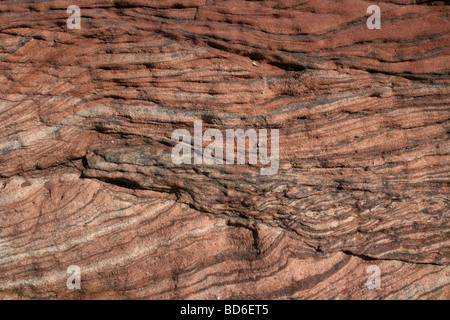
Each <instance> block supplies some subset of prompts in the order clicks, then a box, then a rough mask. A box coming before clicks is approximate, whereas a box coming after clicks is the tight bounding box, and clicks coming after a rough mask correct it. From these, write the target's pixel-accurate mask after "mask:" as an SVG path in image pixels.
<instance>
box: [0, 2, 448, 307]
mask: <svg viewBox="0 0 450 320" xmlns="http://www.w3.org/2000/svg"><path fill="white" fill-rule="evenodd" d="M71 4H72V3H69V2H67V1H39V2H38V1H22V2H17V1H14V2H13V1H2V2H0V298H2V299H11V298H25V299H30V298H58V299H89V298H114V299H135V298H146V299H175V298H177V299H180V298H185V299H193V298H204V299H240V298H242V299H285V298H291V299H427V298H429V299H449V298H450V291H449V290H450V273H449V272H450V268H449V263H450V250H449V247H450V246H449V245H450V223H449V212H450V210H449V191H450V190H449V189H450V188H449V182H450V176H449V169H450V161H449V150H450V142H449V139H448V130H449V118H450V109H449V102H450V79H449V71H450V62H449V61H450V60H449V59H448V56H449V53H450V52H449V47H450V45H449V44H450V43H449V37H448V34H449V31H450V24H449V21H448V16H449V13H450V11H449V6H448V5H445V4H444V3H443V2H442V1H412V0H410V1H409V0H395V1H385V2H384V1H381V2H378V5H379V6H380V8H381V11H382V27H381V29H380V30H376V29H375V30H369V29H368V28H367V27H366V19H367V17H368V14H367V13H366V10H367V7H368V6H369V5H371V4H372V3H370V2H364V1H358V0H345V1H333V0H327V1H303V2H299V1H218V0H176V1H175V0H174V1H147V0H121V1H106V0H104V1H87V0H84V1H77V3H76V5H78V6H79V7H80V8H81V12H82V19H81V29H79V30H78V29H74V30H68V29H67V26H66V19H67V18H68V16H69V15H70V14H68V13H67V12H66V9H67V7H68V6H69V5H71ZM73 4H75V3H73ZM195 120H201V121H203V126H204V130H206V129H213V128H214V129H219V130H220V131H222V132H224V131H225V130H226V129H228V128H242V129H246V128H247V129H248V128H254V129H278V130H279V132H280V138H279V143H280V146H279V152H280V164H279V171H278V173H277V174H276V175H272V176H263V175H261V174H260V167H261V165H260V164H258V165H248V164H247V165H236V164H234V165H230V164H228V165H205V164H192V165H189V164H183V165H176V164H174V163H173V162H172V161H171V150H172V148H173V145H174V143H173V142H172V141H171V135H172V132H173V131H174V130H176V129H187V130H188V131H190V132H192V128H193V122H194V121H195ZM71 265H76V266H78V267H79V268H80V270H81V278H82V283H81V285H82V289H81V290H70V289H68V288H67V286H66V280H67V278H68V275H67V273H66V270H67V268H68V267H69V266H71ZM371 265H376V266H378V267H379V268H380V270H381V288H380V289H374V290H370V289H368V288H367V286H366V280H367V278H368V277H369V274H367V273H366V270H367V267H369V266H371Z"/></svg>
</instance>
